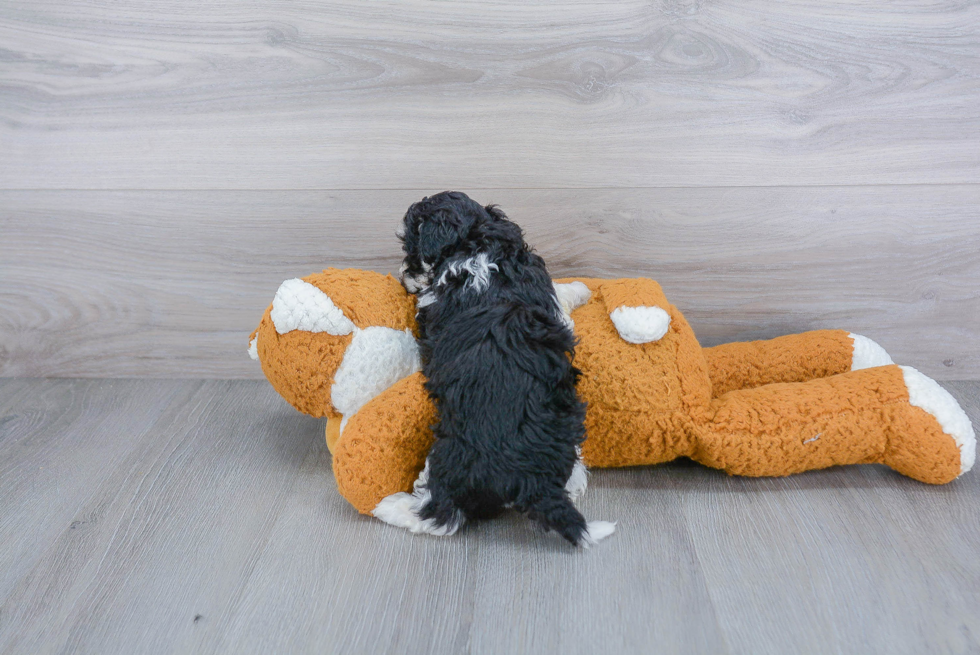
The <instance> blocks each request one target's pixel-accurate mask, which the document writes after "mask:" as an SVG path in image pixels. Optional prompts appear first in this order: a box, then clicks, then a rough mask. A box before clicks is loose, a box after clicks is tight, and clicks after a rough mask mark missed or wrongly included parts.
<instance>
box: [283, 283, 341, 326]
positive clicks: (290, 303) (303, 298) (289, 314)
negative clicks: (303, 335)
mask: <svg viewBox="0 0 980 655" xmlns="http://www.w3.org/2000/svg"><path fill="white" fill-rule="evenodd" d="M269 317H270V318H271V319H272V323H273V324H274V325H275V326H276V332H278V333H279V334H286V333H287V332H291V331H293V330H304V331H306V332H326V333H327V334H333V335H336V336H342V335H345V334H350V333H351V332H353V331H354V324H353V323H352V322H351V320H350V319H349V318H347V317H346V316H344V312H343V311H341V309H340V308H339V307H337V306H336V305H334V304H333V301H332V300H331V299H330V296H328V295H327V294H325V293H323V292H322V291H320V290H319V289H317V288H316V287H315V286H313V285H312V284H310V283H309V282H304V281H303V280H300V279H299V278H293V279H292V280H286V281H285V282H283V283H282V284H280V285H279V289H278V290H277V291H276V297H275V298H273V300H272V311H271V312H270V313H269Z"/></svg>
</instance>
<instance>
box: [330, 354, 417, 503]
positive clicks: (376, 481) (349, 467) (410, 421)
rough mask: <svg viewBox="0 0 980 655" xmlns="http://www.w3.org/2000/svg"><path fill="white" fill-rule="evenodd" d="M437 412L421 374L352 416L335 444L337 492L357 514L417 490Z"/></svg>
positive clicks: (397, 383) (334, 457) (400, 381)
mask: <svg viewBox="0 0 980 655" xmlns="http://www.w3.org/2000/svg"><path fill="white" fill-rule="evenodd" d="M435 417H436V415H435V408H434V407H433V405H432V401H431V400H429V395H428V393H427V392H426V390H425V387H424V383H423V378H422V374H421V373H414V374H412V375H409V376H408V377H406V378H403V379H401V380H399V381H398V382H396V383H395V384H393V385H392V386H391V387H389V388H388V389H387V390H385V392H384V393H382V394H380V395H379V396H376V397H375V398H374V399H372V400H370V401H368V403H367V404H366V405H364V406H363V407H362V408H360V409H359V410H358V411H357V413H356V414H354V415H353V416H351V417H349V419H348V420H347V421H346V424H345V425H344V427H343V430H342V432H341V434H340V436H339V438H337V440H336V443H335V444H334V450H333V471H334V477H335V478H336V480H337V489H338V490H339V491H340V493H341V495H342V496H343V497H344V498H346V499H347V500H348V501H349V502H350V503H351V505H353V506H354V508H355V509H357V511H359V512H361V513H362V514H372V515H373V513H374V510H375V508H377V507H378V504H379V503H380V502H381V500H382V499H384V498H386V497H388V496H391V495H393V494H397V493H400V492H408V491H411V490H412V486H413V484H414V482H415V480H416V479H417V478H418V477H419V473H420V471H422V468H423V466H424V464H425V458H426V455H427V454H428V452H429V449H430V448H431V447H432V442H433V436H432V430H431V426H432V424H433V423H435V420H436V418H435Z"/></svg>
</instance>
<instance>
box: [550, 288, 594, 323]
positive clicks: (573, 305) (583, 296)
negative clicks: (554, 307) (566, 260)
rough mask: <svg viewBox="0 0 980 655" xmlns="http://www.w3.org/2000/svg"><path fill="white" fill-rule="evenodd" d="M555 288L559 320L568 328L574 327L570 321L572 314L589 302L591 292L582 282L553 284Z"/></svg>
mask: <svg viewBox="0 0 980 655" xmlns="http://www.w3.org/2000/svg"><path fill="white" fill-rule="evenodd" d="M553 285H554V287H555V298H556V299H557V300H558V307H559V309H560V311H561V318H562V320H563V321H564V322H565V324H566V325H567V326H568V327H569V328H574V327H575V322H574V321H573V320H572V312H573V311H575V310H576V309H578V308H579V307H581V306H582V305H584V304H585V303H587V302H589V298H591V297H592V292H591V291H589V287H587V286H585V284H584V283H583V282H579V281H578V280H575V281H574V282H565V283H560V284H559V283H557V282H555V283H553Z"/></svg>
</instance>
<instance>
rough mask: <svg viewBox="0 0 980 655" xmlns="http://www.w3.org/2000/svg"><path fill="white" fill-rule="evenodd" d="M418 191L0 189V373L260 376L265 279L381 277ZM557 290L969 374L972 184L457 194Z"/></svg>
mask: <svg viewBox="0 0 980 655" xmlns="http://www.w3.org/2000/svg"><path fill="white" fill-rule="evenodd" d="M432 191H433V190H432V189H423V190H416V191H338V192H327V191H250V192H237V191H236V192H216V191H208V192H194V191H182V192H179V191H170V192H167V191H156V192H103V191H88V192H79V191H43V192H42V191H23V192H12V191H6V192H0V230H2V232H3V239H2V240H0V281H2V282H0V376H7V377H13V376H69V377H71V376H82V377H85V376H106V377H113V376H116V377H141V376H149V377H201V378H209V377H212V378H213V377H220V378H242V377H246V378H247V377H251V378H259V377H261V372H260V370H259V367H258V366H257V365H256V364H255V363H254V362H252V361H251V360H249V359H248V358H247V356H246V355H245V348H246V346H247V344H246V341H247V335H248V334H249V333H250V332H251V330H252V329H253V328H254V327H255V325H256V324H257V323H258V320H259V318H260V316H261V314H262V312H263V311H264V309H265V307H266V306H268V304H269V303H270V302H271V300H272V297H273V295H274V293H275V290H276V288H277V287H278V285H279V283H280V282H281V281H282V280H285V279H288V278H291V277H295V276H297V275H299V276H302V275H306V274H309V273H311V272H314V271H317V270H320V269H321V268H324V267H327V266H335V267H348V266H351V267H359V268H367V269H374V270H378V271H381V272H391V271H395V270H396V269H397V267H398V263H399V260H400V255H401V252H400V246H399V244H398V243H397V241H396V240H395V237H394V232H395V229H396V227H397V224H398V221H399V220H400V216H401V215H402V214H403V213H404V211H405V209H406V208H407V207H408V205H409V204H410V203H411V202H413V201H414V200H417V199H419V198H421V197H422V196H423V195H424V194H426V193H431V192H432ZM471 192H472V194H473V196H474V197H475V198H477V199H478V200H480V201H482V202H497V203H500V204H501V206H502V207H503V208H504V209H505V210H506V211H507V212H509V214H510V215H511V217H512V218H514V220H516V221H518V222H519V223H520V224H521V225H523V226H524V227H525V229H526V231H527V235H528V240H529V241H530V242H531V243H532V244H534V245H535V246H536V247H537V249H538V252H540V253H541V254H542V255H543V256H544V257H545V258H546V260H547V261H548V262H549V264H550V268H551V270H552V272H553V274H554V275H556V276H566V275H582V276H608V277H626V276H637V275H643V276H649V277H653V278H655V279H657V280H659V281H660V283H661V284H662V285H663V287H664V289H665V290H666V291H667V294H668V297H669V298H670V299H671V301H672V302H673V303H674V304H676V305H678V306H679V307H680V308H681V309H682V310H683V311H684V312H685V314H686V315H687V316H688V318H689V319H690V320H691V323H692V325H693V326H694V328H695V330H696V332H697V334H698V335H699V337H700V339H701V341H702V343H703V344H704V345H707V346H710V345H715V344H718V343H722V342H726V341H736V340H748V339H757V338H770V337H774V336H778V335H781V334H789V333H794V332H800V331H804V330H809V329H817V328H843V329H848V330H851V331H854V332H857V333H860V334H865V335H867V336H869V337H871V338H873V339H875V340H876V341H878V342H879V343H881V344H882V345H883V346H884V347H885V348H886V349H887V350H888V351H889V352H890V353H892V355H893V357H894V358H895V359H896V361H898V362H900V363H904V364H910V365H912V366H915V367H916V368H919V369H920V370H922V371H923V372H925V373H926V374H927V375H931V376H933V377H936V378H939V379H964V378H966V379H969V378H971V377H977V376H980V229H978V227H977V225H978V221H980V186H976V185H964V186H893V187H818V188H779V189H754V188H724V189H633V190H630V192H629V193H626V192H623V191H620V190H513V189H511V190H506V189H505V190H487V191H471Z"/></svg>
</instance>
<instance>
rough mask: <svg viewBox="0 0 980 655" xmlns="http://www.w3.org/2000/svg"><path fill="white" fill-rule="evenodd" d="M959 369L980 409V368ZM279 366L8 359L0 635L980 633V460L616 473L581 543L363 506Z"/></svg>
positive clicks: (484, 641)
mask: <svg viewBox="0 0 980 655" xmlns="http://www.w3.org/2000/svg"><path fill="white" fill-rule="evenodd" d="M945 386H946V387H947V388H948V389H950V391H951V392H952V393H953V394H954V395H955V396H956V397H957V399H958V400H959V401H960V402H961V403H962V404H963V406H964V407H965V408H966V410H967V412H968V413H969V414H970V416H971V418H972V419H973V421H974V423H975V424H976V423H980V402H978V400H977V399H978V397H980V382H952V383H946V384H945ZM321 430H322V423H321V422H320V421H317V420H313V419H309V418H307V417H304V416H301V415H299V414H297V413H296V412H294V411H293V410H292V409H290V408H288V407H287V406H286V405H285V403H283V402H282V401H281V400H280V399H279V398H278V397H277V396H276V395H275V393H274V392H273V391H272V389H271V388H270V387H269V386H268V385H267V384H265V383H263V382H254V381H232V382H206V381H177V380H157V381H153V380H138V381H132V380H129V381H123V380H23V379H0V463H2V464H0V466H2V467H3V469H2V475H0V652H4V653H7V652H11V653H14V652H17V653H19V652H32V653H49V652H65V653H73V652H85V653H88V652H93V653H105V652H119V653H123V652H125V653H130V652H139V653H168V652H180V653H219V652H231V653H269V652H289V653H351V652H399V653H408V654H414V653H459V652H464V653H474V654H482V653H501V652H534V653H559V652H560V653H571V654H577V653H596V652H616V653H625V654H629V653H649V652H654V651H656V652H660V651H663V652H686V653H687V652H689V653H712V654H713V653H733V654H742V653H745V654H757V653H762V654H766V653H774V654H782V653H786V652H794V653H828V652H837V653H855V654H857V653H861V654H868V653H900V652H901V653H904V652H908V653H921V652H929V653H947V652H950V653H952V652H973V651H976V650H977V649H978V648H980V615H978V614H977V612H976V611H975V608H976V607H978V606H980V561H978V560H977V558H976V544H977V543H978V541H980V504H978V503H977V498H978V497H980V475H978V473H977V472H976V471H974V472H971V473H968V474H967V475H965V476H964V477H963V478H961V479H960V480H958V481H956V482H954V483H952V484H949V485H946V486H942V487H931V486H927V485H923V484H920V483H917V482H914V481H912V480H909V479H907V478H903V477H901V476H899V475H897V474H895V473H893V472H891V471H889V470H887V469H885V468H883V467H879V466H852V467H844V468H838V469H829V470H825V471H815V472H811V473H807V474H803V475H797V476H792V477H789V478H782V479H747V478H736V477H728V476H726V475H724V474H723V473H720V472H718V471H712V470H709V469H705V468H703V467H700V466H697V465H695V464H693V463H690V462H676V463H674V464H670V465H664V466H657V467H642V468H634V469H625V470H615V471H597V472H595V473H594V474H593V475H592V480H591V484H590V488H589V491H588V493H587V494H586V496H585V497H584V499H583V502H582V509H583V512H584V513H585V514H586V516H588V517H590V518H603V519H609V520H618V521H619V526H618V532H617V533H616V534H615V535H614V536H613V537H611V538H610V539H609V540H608V541H605V542H603V543H602V544H600V546H599V547H597V548H595V549H593V550H591V551H586V552H575V551H573V550H572V549H571V548H569V547H567V546H566V545H565V544H564V543H563V542H561V541H560V540H559V539H558V538H557V537H555V536H554V535H543V534H539V533H537V532H536V531H535V530H534V529H533V528H532V527H531V525H530V524H529V523H528V522H527V521H526V520H524V519H522V518H521V517H518V516H513V515H508V516H505V517H503V518H501V519H499V520H495V521H491V522H487V523H483V524H475V525H472V526H468V527H467V528H466V529H465V530H463V531H462V532H461V533H460V534H458V535H456V536H454V537H451V538H446V539H436V538H431V537H420V536H413V535H410V534H408V533H406V532H404V531H401V530H397V529H395V528H391V527H389V526H386V525H383V524H381V523H380V522H377V521H375V520H373V519H368V518H365V517H363V516H360V515H358V514H356V513H355V512H354V511H353V510H352V509H351V508H350V507H349V506H347V505H346V503H344V502H343V500H342V499H341V498H340V497H339V495H338V494H337V491H336V486H335V484H334V480H333V476H332V475H331V473H330V457H329V454H328V453H327V451H326V448H325V446H324V444H323V439H322V432H321Z"/></svg>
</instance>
